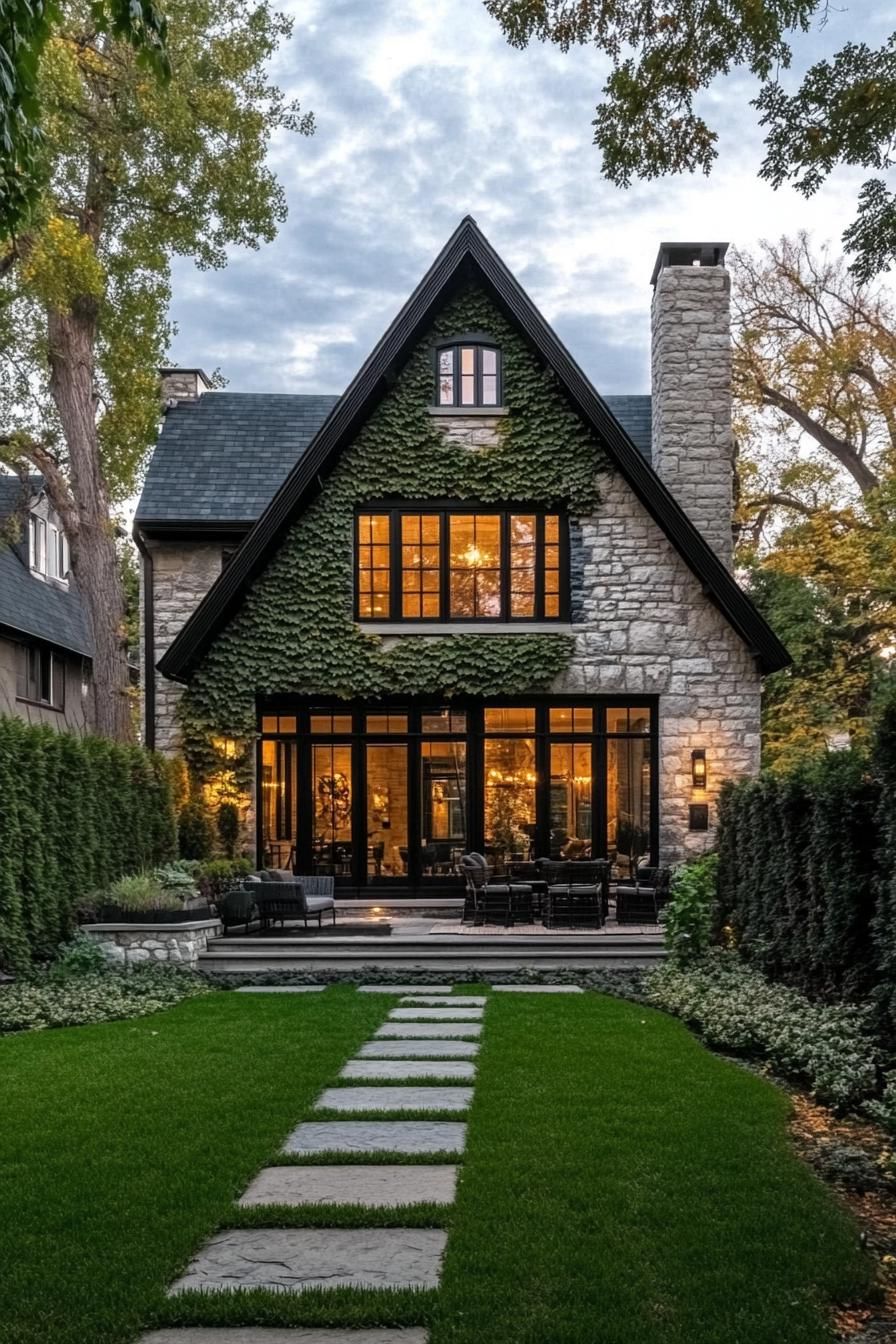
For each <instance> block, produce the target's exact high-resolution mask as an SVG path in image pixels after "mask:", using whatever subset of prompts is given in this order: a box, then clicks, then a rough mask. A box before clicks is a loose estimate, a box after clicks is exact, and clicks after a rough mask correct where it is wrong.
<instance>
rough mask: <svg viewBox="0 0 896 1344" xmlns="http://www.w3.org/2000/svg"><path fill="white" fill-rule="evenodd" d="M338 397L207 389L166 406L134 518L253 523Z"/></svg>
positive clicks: (147, 522) (141, 522)
mask: <svg viewBox="0 0 896 1344" xmlns="http://www.w3.org/2000/svg"><path fill="white" fill-rule="evenodd" d="M338 400H339V398H338V397H323V396H301V395H292V396H280V395H277V394H262V393H247V392H206V393H205V394H204V395H203V396H201V397H199V399H198V400H197V401H185V402H180V403H179V404H178V405H177V406H174V407H173V408H172V409H171V410H169V411H168V413H167V415H166V416H165V420H164V423H163V425H162V432H161V434H160V435H159V441H158V444H157V446H156V449H155V452H154V453H153V456H152V461H151V462H150V464H149V468H148V470H147V473H146V481H145V484H144V486H143V493H142V494H141V496H140V503H139V504H138V506H137V513H136V515H135V521H136V523H137V526H138V527H144V528H150V529H151V526H152V524H153V523H189V522H198V523H209V524H211V523H215V522H221V523H245V524H249V523H254V522H255V519H256V518H257V517H258V516H259V515H260V514H261V512H262V511H263V510H264V509H265V508H266V506H267V505H268V504H269V503H270V502H271V499H272V498H273V497H274V495H275V494H276V492H277V491H278V490H279V488H280V486H281V485H282V484H283V482H284V481H285V479H286V477H287V476H288V475H289V473H290V471H291V470H292V468H293V467H294V466H295V464H296V462H297V461H298V460H299V458H300V457H301V456H302V454H303V453H304V451H305V449H306V448H307V447H308V445H309V443H310V442H311V440H312V439H313V438H314V436H315V434H316V433H317V431H318V430H319V429H320V427H321V425H322V424H323V423H324V421H325V420H326V418H327V416H328V415H329V414H330V411H331V410H332V409H333V407H334V406H335V405H336V403H337V401H338Z"/></svg>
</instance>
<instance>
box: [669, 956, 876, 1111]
mask: <svg viewBox="0 0 896 1344" xmlns="http://www.w3.org/2000/svg"><path fill="white" fill-rule="evenodd" d="M647 999H648V1002H650V1003H654V1004H656V1006H657V1007H659V1008H665V1009H666V1011H667V1012H671V1013H675V1014H676V1016H677V1017H681V1018H683V1019H684V1020H685V1021H686V1022H687V1023H689V1025H690V1026H692V1027H694V1028H695V1029H696V1030H697V1031H698V1032H699V1033H700V1035H701V1036H702V1037H703V1038H704V1040H705V1041H706V1042H707V1043H708V1044H709V1045H713V1046H715V1047H716V1048H717V1049H720V1050H727V1051H731V1052H732V1053H735V1054H742V1055H747V1056H753V1057H758V1058H759V1059H764V1060H767V1061H768V1063H770V1064H771V1065H772V1067H773V1068H775V1069H777V1070H778V1071H779V1072H780V1073H783V1074H785V1075H786V1076H787V1077H790V1078H796V1079H798V1080H799V1081H800V1082H801V1083H805V1084H806V1085H807V1086H808V1087H809V1088H810V1089H811V1091H812V1093H813V1095H814V1096H816V1097H817V1098H818V1099H819V1101H823V1102H825V1103H826V1104H828V1105H830V1106H834V1107H836V1108H838V1109H841V1110H845V1109H851V1108H855V1107H856V1106H859V1105H861V1104H862V1103H864V1102H866V1101H868V1100H869V1099H870V1098H873V1097H874V1096H875V1095H876V1093H877V1079H878V1069H879V1066H880V1054H879V1051H878V1047H877V1046H876V1044H875V1042H874V1038H873V1031H872V1023H871V1015H870V1011H869V1010H868V1009H867V1008H865V1007H861V1006H858V1005H855V1004H844V1003H837V1004H818V1003H812V1002H810V1000H809V999H807V998H806V997H805V996H804V995H803V994H800V993H799V992H798V991H796V990H793V989H788V988H787V987H785V986H784V985H777V984H773V983H771V982H770V981H769V980H767V979H766V978H765V976H763V975H761V974H760V973H759V971H757V970H755V969H754V968H753V967H751V966H747V965H745V964H744V962H742V961H741V960H740V959H739V958H738V957H737V956H734V955H732V954H730V953H716V954H715V956H714V957H713V958H712V959H711V960H710V961H708V962H704V963H702V964H701V965H699V966H688V967H682V966H676V965H673V964H672V963H668V964H667V965H666V966H664V967H662V968H661V969H660V970H658V971H656V972H655V973H654V974H653V975H651V976H650V977H649V980H648V983H647Z"/></svg>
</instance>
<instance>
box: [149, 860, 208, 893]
mask: <svg viewBox="0 0 896 1344" xmlns="http://www.w3.org/2000/svg"><path fill="white" fill-rule="evenodd" d="M196 867H197V865H196V864H195V863H194V862H193V861H192V860H187V861H183V862H180V863H165V864H162V866H161V867H160V868H156V869H155V871H154V872H153V875H152V876H153V879H154V881H156V882H158V884H159V886H160V887H161V888H162V890H163V891H167V892H170V893H171V894H172V895H174V896H178V897H179V898H180V899H181V900H182V901H189V900H192V898H193V897H194V896H196V894H197V893H196V878H195V871H194V870H195V868H196Z"/></svg>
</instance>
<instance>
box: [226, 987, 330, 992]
mask: <svg viewBox="0 0 896 1344" xmlns="http://www.w3.org/2000/svg"><path fill="white" fill-rule="evenodd" d="M325 989H326V985H240V987H239V989H238V990H237V991H236V992H237V994H323V992H324V990H325Z"/></svg>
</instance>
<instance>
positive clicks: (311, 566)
mask: <svg viewBox="0 0 896 1344" xmlns="http://www.w3.org/2000/svg"><path fill="white" fill-rule="evenodd" d="M467 331H483V332H488V333H489V335H490V336H491V337H492V338H493V339H494V340H495V341H496V342H497V343H498V344H499V345H500V347H501V349H502V351H503V361H504V404H505V406H506V407H507V408H508V410H509V414H508V415H507V416H506V417H505V418H503V419H502V420H501V421H500V433H499V434H498V436H497V440H496V442H495V443H494V444H491V445H488V446H483V447H479V448H475V449H471V448H469V447H468V446H466V445H463V444H460V443H458V442H456V441H453V440H451V439H450V438H448V437H447V436H446V435H445V434H443V433H442V431H441V430H440V428H439V423H438V417H435V416H433V415H431V414H430V413H429V410H428V408H429V407H430V406H431V404H432V398H433V382H434V372H433V360H432V348H433V345H434V343H435V342H436V341H438V340H441V339H445V338H449V337H451V336H454V335H457V334H459V333H462V332H467ZM460 413H461V412H460V411H459V412H458V414H460ZM609 470H610V467H609V463H608V461H607V459H606V456H605V454H604V453H603V451H602V449H601V446H600V444H599V443H598V442H597V440H596V439H595V437H594V435H593V434H592V432H591V431H590V429H589V428H588V427H587V426H586V425H585V424H584V423H583V422H582V421H581V420H580V418H579V417H578V415H577V414H576V413H575V412H574V410H573V409H572V408H571V407H570V405H569V403H568V402H567V400H566V398H565V396H564V394H563V392H562V391H561V389H560V387H559V385H558V383H557V381H556V379H555V377H554V375H553V374H552V373H551V372H550V371H549V370H546V369H545V368H543V367H542V365H541V363H540V362H539V360H538V359H537V357H536V356H535V355H534V354H533V353H532V351H531V350H530V349H529V347H528V346H527V345H526V343H525V342H524V340H523V339H522V337H521V336H520V335H519V334H518V333H517V331H516V329H515V328H514V327H513V326H511V324H510V323H509V322H508V321H507V320H506V318H505V317H504V316H503V314H502V313H501V312H500V311H499V309H497V308H496V306H495V305H494V304H493V303H492V302H491V300H490V299H489V298H488V297H487V296H486V295H485V294H484V293H483V292H482V291H481V290H480V289H478V288H475V287H473V286H472V285H470V286H468V287H467V288H466V289H464V290H462V291H460V292H459V293H458V295H457V296H456V297H455V298H454V299H453V300H451V301H450V302H449V303H448V304H446V306H445V308H444V309H443V310H442V312H441V313H440V315H439V316H438V318H437V319H436V321H435V322H434V324H433V327H432V330H431V331H430V332H429V333H428V334H427V336H426V337H425V339H423V340H421V341H420V343H419V345H418V346H417V347H416V349H415V351H414V353H413V354H412V356H411V357H410V359H409V361H408V363H407V364H406V366H405V368H404V369H403V371H402V372H401V373H400V375H399V377H398V378H397V380H396V383H395V385H394V387H393V388H392V389H391V390H390V392H389V394H388V395H387V396H386V397H385V398H384V399H383V401H382V402H381V403H380V405H379V407H378V408H377V409H376V410H375V411H374V413H373V414H372V416H371V417H370V419H369V421H368V422H367V423H366V425H364V426H363V428H362V429H361V430H360V432H359V433H358V435H357V437H356V439H355V441H354V443H353V444H352V445H351V447H350V448H349V449H347V450H346V452H345V453H344V454H343V457H342V459H341V461H340V463H339V465H338V466H337V468H336V469H335V471H334V472H333V474H332V476H331V477H330V478H329V479H328V480H327V481H326V483H325V485H324V488H323V490H322V491H321V493H320V494H319V495H318V497H317V498H316V500H315V501H314V502H313V503H312V504H311V505H310V507H309V508H308V509H307V510H306V512H304V513H303V514H302V516H301V517H300V518H299V519H298V520H297V521H296V523H295V524H294V525H293V526H292V528H291V529H290V531H289V532H288V534H287V535H286V536H285V538H284V540H283V544H282V546H281V547H280V549H279V551H278V552H277V554H276V555H275V557H274V559H273V560H272V561H271V563H270V564H269V565H268V567H267V569H266V570H265V571H264V573H263V574H262V575H261V576H260V577H259V578H258V579H257V580H256V582H255V583H254V585H253V587H252V588H251V590H250V592H249V593H248V594H247V596H246V599H245V601H244V603H243V606H242V607H241V609H240V611H239V612H238V613H237V615H236V616H235V617H234V618H233V620H232V621H231V622H230V624H229V625H228V626H227V628H226V629H225V630H224V631H223V632H222V633H221V634H220V635H219V636H218V638H217V639H216V641H215V643H214V644H213V646H212V647H211V648H210V650H209V652H208V653H207V655H206V657H205V659H204V660H203V662H202V664H201V665H200V667H199V668H198V669H197V671H196V672H195V674H194V676H193V679H192V682H191V684H190V686H189V687H188V688H187V690H186V692H185V694H184V695H183V697H182V699H181V701H180V706H179V711H178V713H179V717H180V724H181V730H182V734H183V744H184V752H185V755H186V758H187V761H188V763H189V765H190V767H191V769H192V770H193V771H194V772H195V774H196V775H197V776H198V777H199V778H203V779H204V778H209V777H210V776H211V775H213V774H214V773H216V772H217V771H219V770H220V769H221V768H222V766H223V765H224V762H223V761H222V759H221V758H220V756H219V754H218V751H217V750H216V748H215V746H214V740H215V739H218V740H219V741H220V740H221V739H222V738H226V739H230V740H231V741H235V742H236V743H237V744H238V758H237V768H236V773H237V775H238V777H241V778H242V780H243V781H245V780H246V779H247V778H248V775H249V773H250V772H251V741H252V738H253V735H254V732H255V697H256V694H280V693H289V692H293V693H309V692H313V693H316V694H321V695H338V696H342V697H346V698H347V697H350V696H370V697H374V696H379V695H388V694H395V693H399V694H400V693H407V694H410V693H433V694H444V695H448V696H450V695H451V694H456V693H464V692H465V693H469V694H480V695H489V694H491V695H498V694H514V693H521V692H526V691H532V690H538V689H544V688H546V687H548V686H550V684H551V683H552V682H553V681H554V680H555V678H556V677H558V676H559V675H560V674H561V673H562V672H563V671H564V670H565V668H566V667H567V665H568V663H569V660H570V658H571V656H572V651H573V640H572V637H571V636H569V635H562V634H532V635H517V634H513V635H474V634H461V635H456V636H441V637H435V638H425V637H422V636H419V635H413V636H408V637H406V638H402V637H398V638H394V637H393V638H383V637H380V636H375V635H370V634H367V633H364V632H363V631H361V630H360V629H359V628H358V627H357V625H356V624H355V623H354V621H353V617H352V584H353V540H354V514H355V509H356V506H357V505H359V504H364V503H367V502H369V501H373V500H383V499H387V498H390V497H392V498H395V499H413V500H426V499H458V500H475V501H477V502H481V503H483V504H497V503H500V502H501V501H508V500H509V501H519V502H526V503H532V504H544V505H553V504H566V505H567V506H568V507H569V509H570V511H571V512H572V513H574V514H591V513H593V512H594V510H595V508H596V506H597V504H598V502H599V499H598V489H597V475H598V473H599V472H601V471H603V472H606V471H609ZM233 765H234V762H233V760H232V759H230V760H228V761H227V762H226V766H227V768H233Z"/></svg>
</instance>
